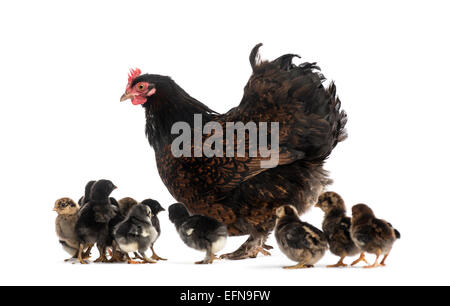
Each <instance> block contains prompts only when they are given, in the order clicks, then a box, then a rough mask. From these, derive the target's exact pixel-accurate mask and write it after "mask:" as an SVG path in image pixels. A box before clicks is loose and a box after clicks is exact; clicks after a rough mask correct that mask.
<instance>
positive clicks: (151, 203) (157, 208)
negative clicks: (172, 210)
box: [141, 199, 167, 260]
mask: <svg viewBox="0 0 450 306" xmlns="http://www.w3.org/2000/svg"><path fill="white" fill-rule="evenodd" d="M141 204H143V205H146V206H148V207H149V208H150V209H151V211H152V224H153V226H154V227H155V229H156V232H157V233H158V235H157V237H156V239H155V241H153V243H152V244H151V245H150V248H151V250H152V253H153V254H152V259H155V260H167V259H165V258H162V257H160V256H158V255H157V254H156V253H155V250H154V249H153V246H154V245H155V242H156V240H157V239H158V238H159V236H161V225H160V223H159V219H158V214H159V213H160V212H162V211H165V209H164V208H163V207H162V206H161V204H159V202H158V201H156V200H153V199H146V200H144V201H142V202H141Z"/></svg>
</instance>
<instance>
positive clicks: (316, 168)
mask: <svg viewBox="0 0 450 306" xmlns="http://www.w3.org/2000/svg"><path fill="white" fill-rule="evenodd" d="M260 46H261V44H259V45H257V46H256V47H255V48H254V49H253V50H252V52H251V54H250V63H251V66H252V69H253V74H252V75H251V77H250V80H249V81H248V83H247V85H246V86H245V89H244V96H243V98H242V100H241V103H240V104H239V106H237V107H235V108H233V109H231V110H230V111H228V112H227V113H225V114H218V113H216V112H214V111H212V110H211V109H209V108H208V107H207V106H205V105H204V104H202V103H201V102H199V101H197V100H196V99H194V98H192V97H191V96H189V95H188V94H187V93H186V92H185V91H184V90H183V89H182V88H181V87H180V86H178V85H177V84H176V83H175V82H174V81H173V80H172V79H171V78H170V77H166V76H161V75H154V74H144V75H140V70H138V69H137V70H134V71H132V72H131V74H130V75H129V80H128V85H127V88H126V92H125V94H124V95H123V96H122V98H121V101H124V100H126V99H131V101H132V103H133V104H134V105H142V106H143V107H144V109H145V113H146V118H147V124H146V134H147V137H148V141H149V142H150V145H151V146H152V147H153V148H154V150H155V155H156V161H157V166H158V171H159V174H160V177H161V179H162V180H163V182H164V184H165V185H166V187H167V188H168V190H169V192H170V193H171V194H172V196H173V197H174V198H175V199H176V200H177V201H179V202H182V203H184V204H185V205H186V206H187V208H188V209H189V211H190V212H191V213H194V214H203V215H207V216H211V217H213V218H215V219H217V220H219V221H220V222H223V223H225V224H226V225H227V227H228V233H229V234H230V235H235V236H236V235H250V237H249V239H248V240H247V241H246V242H245V243H244V244H243V245H242V246H241V247H240V248H239V249H238V250H237V251H236V252H234V253H231V254H226V255H224V257H226V258H229V259H242V258H248V257H255V256H256V254H258V253H259V252H262V253H263V254H269V253H268V252H266V251H265V250H264V248H267V246H266V245H265V244H264V243H265V241H266V239H267V237H268V235H269V234H270V232H271V231H272V230H273V228H274V225H275V210H276V208H277V207H280V206H282V205H287V204H292V205H294V206H295V207H296V209H297V210H298V212H299V213H300V214H301V213H303V212H305V211H306V210H307V209H308V208H310V207H311V206H312V205H314V204H315V203H316V201H317V198H318V196H319V195H320V194H321V193H322V190H323V188H324V187H325V186H326V185H328V184H330V182H331V180H330V179H329V178H328V176H327V172H326V171H325V170H324V169H323V164H324V162H325V160H326V159H327V157H328V156H329V154H330V153H331V151H332V150H333V148H334V147H335V146H336V144H337V143H338V142H339V141H342V140H343V139H345V137H346V133H345V129H344V127H345V124H346V114H345V112H344V111H341V110H340V107H341V102H340V101H339V99H338V98H337V96H336V87H335V85H334V84H333V83H332V84H331V85H329V86H328V87H324V86H323V84H322V83H323V81H324V80H325V78H324V77H323V75H322V74H321V73H319V72H318V70H319V67H317V66H316V64H315V63H303V64H300V65H298V66H297V65H295V64H293V63H292V59H293V58H294V57H296V55H293V54H287V55H283V56H281V57H279V58H278V59H276V60H274V61H272V62H268V61H260V60H259V55H258V49H259V47H260ZM194 114H201V115H202V119H203V123H205V122H209V121H215V122H218V123H219V124H220V125H221V126H222V129H223V130H224V131H225V130H226V128H225V126H226V122H242V123H244V124H246V123H249V122H250V123H251V122H254V123H256V127H257V128H258V126H259V125H258V124H259V123H261V122H278V123H279V156H278V163H276V162H275V163H272V164H270V166H271V167H269V168H265V167H262V166H261V162H267V161H268V158H266V157H263V156H262V155H261V154H258V155H257V156H256V157H250V156H249V154H248V152H249V150H248V149H249V146H250V141H249V132H248V130H246V135H245V136H246V139H245V152H246V154H245V157H231V156H227V157H218V156H214V157H207V156H206V155H202V156H201V157H187V156H183V157H175V156H174V155H173V154H172V152H171V144H172V141H173V140H174V139H175V138H176V137H178V135H176V134H172V130H171V129H172V126H173V124H174V123H177V122H179V121H183V122H186V123H188V124H189V126H190V127H191V128H192V129H193V127H194ZM269 125H270V124H269ZM258 129H259V128H258ZM194 134H195V133H193V132H192V133H191V135H194ZM207 136H210V135H204V136H203V141H205V139H206V138H207ZM271 136H272V135H271V129H270V128H269V131H268V136H267V138H268V139H269V140H271V139H272V138H271ZM191 143H195V142H194V141H193V140H192V142H191ZM269 143H270V144H272V142H269ZM221 145H222V146H223V147H225V145H224V143H223V142H222V143H220V142H219V144H217V146H218V147H219V148H220V146H221ZM237 146H238V142H237V141H235V144H234V149H235V150H234V151H235V152H236V149H237ZM192 151H194V148H191V152H192ZM192 156H193V155H192Z"/></svg>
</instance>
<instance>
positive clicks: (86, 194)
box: [78, 181, 96, 207]
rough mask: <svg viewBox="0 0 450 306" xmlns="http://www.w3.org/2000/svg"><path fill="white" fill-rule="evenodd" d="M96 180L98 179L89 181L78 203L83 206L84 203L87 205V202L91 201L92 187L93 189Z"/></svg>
mask: <svg viewBox="0 0 450 306" xmlns="http://www.w3.org/2000/svg"><path fill="white" fill-rule="evenodd" d="M95 182H96V181H89V182H87V184H86V186H85V187H84V196H82V197H81V198H80V199H79V200H78V205H80V207H83V206H84V205H86V203H87V202H89V199H90V196H91V189H92V186H94V184H95Z"/></svg>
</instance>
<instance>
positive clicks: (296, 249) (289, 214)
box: [275, 205, 328, 269]
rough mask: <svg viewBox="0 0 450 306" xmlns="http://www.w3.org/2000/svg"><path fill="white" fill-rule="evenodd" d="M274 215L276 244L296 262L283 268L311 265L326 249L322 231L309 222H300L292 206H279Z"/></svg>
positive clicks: (308, 266)
mask: <svg viewBox="0 0 450 306" xmlns="http://www.w3.org/2000/svg"><path fill="white" fill-rule="evenodd" d="M276 215H277V222H276V225H275V238H276V240H277V243H278V246H279V247H280V249H281V251H282V252H283V253H284V254H285V255H286V256H287V257H288V258H289V259H291V260H293V261H296V262H298V264H297V265H295V266H288V267H283V268H284V269H303V268H311V267H313V266H314V264H315V263H317V262H318V261H319V260H320V259H322V257H323V256H324V255H325V252H326V251H327V249H328V244H327V239H326V237H325V235H324V233H322V231H320V230H319V229H318V228H316V227H314V226H312V225H311V224H309V223H306V222H302V221H301V220H300V218H299V217H298V212H297V209H296V208H295V207H294V206H291V205H284V206H281V207H279V208H278V209H277V210H276Z"/></svg>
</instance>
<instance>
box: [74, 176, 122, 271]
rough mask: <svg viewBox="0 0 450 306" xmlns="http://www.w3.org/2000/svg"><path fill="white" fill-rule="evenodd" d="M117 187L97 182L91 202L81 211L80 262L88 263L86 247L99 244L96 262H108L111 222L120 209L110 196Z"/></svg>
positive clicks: (104, 182)
mask: <svg viewBox="0 0 450 306" xmlns="http://www.w3.org/2000/svg"><path fill="white" fill-rule="evenodd" d="M116 188H117V187H116V186H115V185H114V184H113V183H112V182H111V181H109V180H99V181H97V182H96V183H95V184H94V185H93V186H92V189H91V193H90V201H89V202H88V203H87V204H85V207H84V208H83V209H82V210H81V211H80V217H79V219H78V221H77V223H76V226H75V231H76V233H77V236H78V239H79V241H80V248H79V250H78V260H79V261H80V263H87V262H85V261H84V260H83V258H82V250H83V249H84V248H85V247H86V246H91V245H94V244H95V243H97V248H98V250H99V252H100V257H99V258H98V259H97V260H95V262H106V261H107V258H106V248H107V247H108V245H109V244H110V242H109V240H110V239H111V238H110V232H109V222H110V221H111V219H113V218H114V217H115V216H116V214H117V212H118V208H116V207H115V206H113V205H112V204H111V201H110V199H109V195H110V194H111V192H112V191H113V190H114V189H116Z"/></svg>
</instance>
